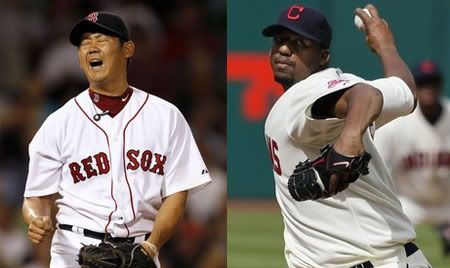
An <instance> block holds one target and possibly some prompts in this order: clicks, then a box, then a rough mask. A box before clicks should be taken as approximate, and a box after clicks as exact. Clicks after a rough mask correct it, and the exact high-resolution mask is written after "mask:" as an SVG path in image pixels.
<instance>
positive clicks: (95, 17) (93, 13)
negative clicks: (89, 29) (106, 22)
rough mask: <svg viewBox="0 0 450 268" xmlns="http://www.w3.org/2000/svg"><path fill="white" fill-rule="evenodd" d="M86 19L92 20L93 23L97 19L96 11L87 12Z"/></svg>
mask: <svg viewBox="0 0 450 268" xmlns="http://www.w3.org/2000/svg"><path fill="white" fill-rule="evenodd" d="M86 19H87V20H88V21H92V22H93V23H96V22H97V20H98V12H92V13H91V14H89V15H88V16H87V17H86Z"/></svg>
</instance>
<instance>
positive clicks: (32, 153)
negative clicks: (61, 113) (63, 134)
mask: <svg viewBox="0 0 450 268" xmlns="http://www.w3.org/2000/svg"><path fill="white" fill-rule="evenodd" d="M57 122H58V120H57V112H55V113H53V114H52V115H50V116H49V117H48V118H47V119H46V120H45V122H44V123H43V124H42V126H41V128H40V129H39V130H38V132H37V133H36V135H35V136H34V137H33V140H32V141H31V143H30V144H29V148H28V151H29V157H30V162H29V167H28V177H27V182H26V185H25V193H24V196H25V197H31V196H44V195H49V194H53V193H56V192H58V190H59V189H58V187H59V183H60V180H61V172H62V167H63V163H62V160H61V156H60V154H59V151H60V150H59V149H58V142H57V139H58V137H57V136H58V131H57V129H58V127H57Z"/></svg>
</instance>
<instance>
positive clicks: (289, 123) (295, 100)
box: [286, 71, 414, 146]
mask: <svg viewBox="0 0 450 268" xmlns="http://www.w3.org/2000/svg"><path fill="white" fill-rule="evenodd" d="M358 83H365V84H368V85H371V86H373V87H375V88H377V89H378V90H379V91H380V92H381V93H382V95H383V107H382V111H381V113H380V115H379V116H378V118H377V120H375V126H376V127H377V128H380V127H381V126H383V125H384V124H386V123H388V122H390V121H392V120H393V119H395V118H397V117H399V116H404V115H407V114H409V113H411V112H412V111H413V108H414V96H413V94H412V93H411V91H410V89H409V87H408V86H407V85H406V83H405V82H404V81H403V80H401V79H400V78H398V77H388V78H381V79H377V80H373V81H366V80H364V79H362V78H360V77H357V76H355V75H352V74H348V73H340V72H339V71H336V72H335V73H333V72H332V71H326V72H322V73H317V74H316V75H312V76H310V78H308V79H307V80H304V81H302V82H300V83H298V84H296V85H295V86H294V88H293V89H294V90H293V92H292V93H291V94H292V100H291V102H290V105H289V106H290V107H289V109H288V110H287V116H286V129H287V131H288V133H289V135H290V137H291V138H292V139H293V140H295V141H297V142H300V143H302V144H309V145H311V146H320V145H323V144H325V143H329V142H331V141H333V140H334V139H335V138H337V135H338V134H339V133H340V130H341V129H342V127H343V124H344V122H345V120H344V119H339V118H326V119H318V118H315V117H314V116H313V114H312V106H313V105H314V103H315V102H316V101H317V100H319V99H320V98H322V97H324V96H327V95H329V94H332V93H335V92H338V91H342V90H346V89H348V88H350V87H352V86H354V85H356V84H358ZM290 90H291V89H290ZM303 115H304V116H303ZM323 133H328V135H323Z"/></svg>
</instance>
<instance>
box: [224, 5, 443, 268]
mask: <svg viewBox="0 0 450 268" xmlns="http://www.w3.org/2000/svg"><path fill="white" fill-rule="evenodd" d="M367 3H369V1H354V0H347V1H337V0H334V1H332V0H316V1H313V0H309V1H287V0H271V1H269V0H259V1H257V0H245V1H243V0H242V1H238V0H229V1H228V2H227V4H228V7H227V16H228V18H227V19H228V22H227V23H228V24H227V47H228V59H227V60H228V67H227V85H228V86H227V94H228V97H227V98H228V99H227V120H228V125H227V127H228V138H227V141H228V199H229V209H228V267H285V262H284V256H283V254H282V250H283V241H282V219H281V215H280V213H279V212H278V210H277V209H276V208H275V209H269V210H268V211H267V210H265V209H257V208H255V206H254V205H252V206H248V208H245V206H242V204H243V202H242V200H255V199H258V200H259V199H263V200H271V199H273V198H274V183H273V177H272V171H271V164H270V161H269V158H268V156H267V152H266V147H265V144H264V133H263V125H264V118H265V116H266V114H267V112H268V110H269V109H270V107H271V105H272V104H273V103H274V101H275V100H276V98H277V97H278V96H279V94H280V93H281V88H280V87H279V86H278V85H276V84H274V83H273V81H272V76H271V72H270V68H269V66H268V60H267V56H268V51H269V48H270V46H271V42H272V41H271V39H269V38H264V37H263V36H262V35H261V30H262V29H263V28H264V27H265V26H267V25H269V24H271V23H273V22H274V21H275V19H276V17H277V16H278V14H279V13H280V11H281V10H283V9H284V8H286V7H288V6H289V5H292V4H303V5H306V6H310V7H314V8H317V9H319V10H321V11H322V12H323V13H324V14H325V15H326V16H327V18H328V20H329V22H330V24H331V25H332V27H333V41H332V45H331V66H334V67H339V68H341V69H342V70H343V71H344V72H350V73H354V74H356V75H359V76H361V77H364V78H366V79H375V78H378V77H381V76H382V74H383V73H382V68H381V65H380V64H379V62H378V60H377V58H376V56H375V55H374V54H373V53H371V52H370V51H369V50H368V48H367V46H366V43H365V39H364V35H363V34H362V33H361V32H359V31H357V30H356V28H355V26H354V24H353V18H354V9H355V8H356V7H363V6H365V5H366V4H367ZM370 3H373V4H374V5H375V6H376V7H377V8H378V10H379V13H380V15H381V16H382V17H383V18H385V19H386V21H387V22H388V23H389V26H390V28H391V30H392V31H393V33H394V36H395V39H396V42H397V46H398V49H399V52H400V54H401V55H402V57H403V59H404V60H405V61H406V63H407V64H408V65H410V66H413V65H415V64H416V63H418V62H419V61H421V60H423V59H431V60H434V61H435V62H437V63H438V64H439V65H440V67H441V69H442V72H443V73H444V75H445V80H444V88H445V91H444V92H445V95H447V96H448V95H449V93H450V88H449V87H450V79H449V71H450V66H449V64H450V53H449V50H450V44H449V36H450V30H449V29H450V27H449V25H450V12H449V8H450V1H445V0H432V1H419V0H411V1H403V0H402V1H388V0H383V1H376V0H375V1H371V2H370ZM234 200H239V201H238V203H239V204H240V205H239V208H238V209H237V208H235V207H236V206H234V205H233V204H235V203H236V202H234ZM252 204H253V202H252ZM243 207H244V208H243ZM261 207H262V208H264V205H263V206H261ZM418 235H419V240H418V243H419V245H420V246H421V247H422V248H423V250H424V251H425V252H426V254H427V257H428V258H430V259H431V261H432V264H433V265H434V267H450V261H449V259H448V258H447V259H445V258H443V257H442V254H441V251H440V244H439V240H438V237H437V235H436V234H435V233H434V232H433V231H432V230H431V228H430V227H429V226H420V227H419V228H418ZM274 254H275V256H274ZM445 263H447V264H445Z"/></svg>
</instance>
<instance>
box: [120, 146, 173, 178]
mask: <svg viewBox="0 0 450 268" xmlns="http://www.w3.org/2000/svg"><path fill="white" fill-rule="evenodd" d="M127 158H128V161H129V163H128V164H127V169H131V170H136V169H137V168H138V167H139V166H140V167H141V169H142V170H143V171H150V172H152V173H155V174H158V175H164V164H165V163H166V160H167V157H166V156H165V155H161V154H158V153H153V152H152V151H150V150H145V151H143V152H142V155H139V150H129V151H128V152H127ZM139 159H140V161H139ZM139 164H140V165H139Z"/></svg>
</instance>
